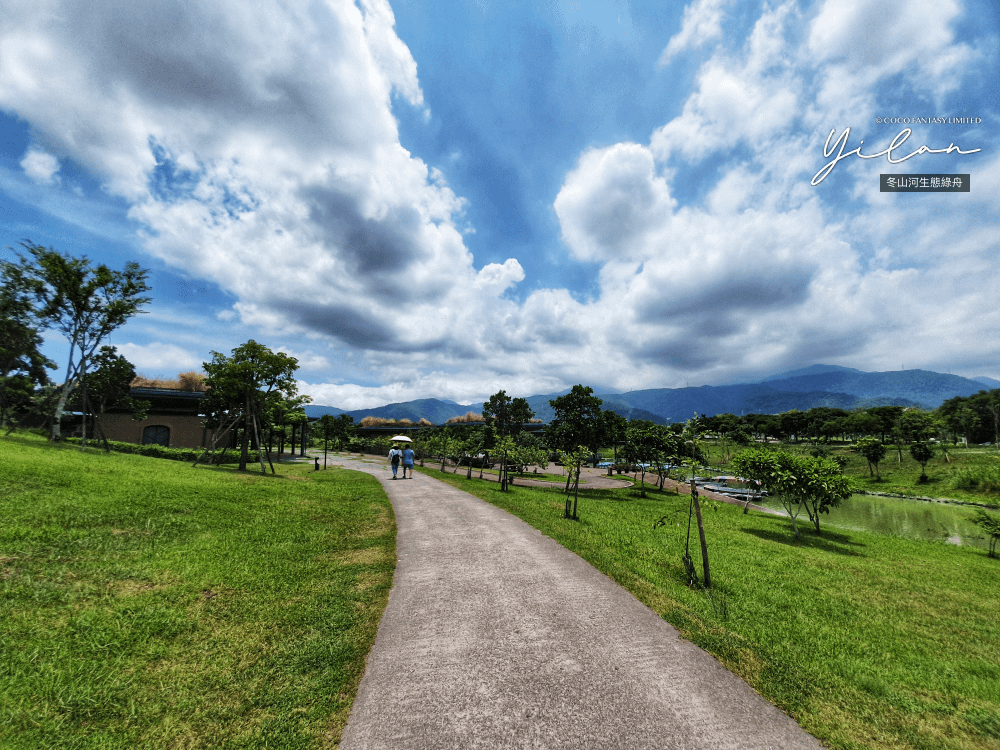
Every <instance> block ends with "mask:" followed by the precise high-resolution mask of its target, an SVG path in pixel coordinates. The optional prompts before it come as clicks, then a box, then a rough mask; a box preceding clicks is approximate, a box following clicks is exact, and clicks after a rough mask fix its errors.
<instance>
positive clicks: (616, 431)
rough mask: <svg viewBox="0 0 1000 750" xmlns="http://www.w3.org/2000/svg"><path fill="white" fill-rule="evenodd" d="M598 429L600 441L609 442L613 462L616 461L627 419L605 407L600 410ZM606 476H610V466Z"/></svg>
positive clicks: (623, 438)
mask: <svg viewBox="0 0 1000 750" xmlns="http://www.w3.org/2000/svg"><path fill="white" fill-rule="evenodd" d="M600 430H601V442H603V443H605V444H608V443H610V444H611V448H612V450H614V452H615V463H618V448H619V446H621V445H623V444H624V443H625V435H626V432H627V431H628V420H627V419H625V417H623V416H622V415H621V414H618V413H617V412H614V411H611V409H605V410H604V411H602V412H601V427H600ZM608 476H611V467H608Z"/></svg>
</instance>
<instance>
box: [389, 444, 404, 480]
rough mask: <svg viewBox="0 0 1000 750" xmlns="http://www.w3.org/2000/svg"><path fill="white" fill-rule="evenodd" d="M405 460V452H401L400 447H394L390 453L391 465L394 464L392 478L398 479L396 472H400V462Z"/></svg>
mask: <svg viewBox="0 0 1000 750" xmlns="http://www.w3.org/2000/svg"><path fill="white" fill-rule="evenodd" d="M402 460H403V451H401V450H400V448H399V446H398V445H393V446H392V450H390V451H389V463H390V464H392V478H393V479H395V478H396V472H397V471H398V470H399V462H400V461H402Z"/></svg>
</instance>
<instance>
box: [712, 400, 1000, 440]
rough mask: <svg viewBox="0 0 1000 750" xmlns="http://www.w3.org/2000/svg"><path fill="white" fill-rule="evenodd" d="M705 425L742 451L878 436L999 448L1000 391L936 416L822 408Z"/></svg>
mask: <svg viewBox="0 0 1000 750" xmlns="http://www.w3.org/2000/svg"><path fill="white" fill-rule="evenodd" d="M702 426H703V427H704V429H705V430H706V431H707V432H714V433H717V434H718V435H719V437H720V438H721V439H722V440H723V441H727V442H731V443H733V444H735V445H738V446H740V445H743V446H745V445H748V444H749V443H750V442H752V441H754V440H764V439H767V438H773V439H776V440H786V441H787V440H790V441H801V440H808V441H810V442H813V443H820V442H829V441H831V440H837V439H839V440H844V441H855V440H858V439H860V438H865V437H875V438H877V439H878V440H879V442H881V443H883V444H888V443H896V444H897V445H900V446H902V445H907V444H910V443H914V442H921V441H927V440H929V439H931V438H935V439H938V440H940V441H942V442H944V441H950V442H952V443H957V442H959V440H961V439H963V438H964V439H965V440H967V441H968V442H970V443H982V442H987V441H990V442H994V443H1000V389H998V390H993V391H980V392H979V393H978V394H976V395H974V396H956V397H955V398H951V399H948V400H947V401H945V402H944V403H943V404H942V405H941V406H940V407H939V408H937V409H935V410H933V411H922V410H920V409H914V408H905V407H903V406H891V405H890V406H873V407H870V408H868V409H858V410H855V411H846V410H844V409H836V408H831V407H826V406H818V407H815V408H813V409H809V410H807V411H799V410H797V409H793V410H791V411H786V412H782V413H781V414H745V415H742V416H737V415H735V414H717V415H716V416H714V417H703V418H702ZM900 450H902V449H901V448H900Z"/></svg>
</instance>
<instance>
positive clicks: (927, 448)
mask: <svg viewBox="0 0 1000 750" xmlns="http://www.w3.org/2000/svg"><path fill="white" fill-rule="evenodd" d="M910 455H911V456H913V460H914V461H916V462H917V463H918V464H920V480H919V481H920V482H926V481H927V462H928V461H930V460H931V459H932V458H934V446H932V445H928V444H927V443H924V442H917V443H913V444H912V445H911V446H910Z"/></svg>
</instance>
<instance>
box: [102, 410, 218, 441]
mask: <svg viewBox="0 0 1000 750" xmlns="http://www.w3.org/2000/svg"><path fill="white" fill-rule="evenodd" d="M95 419H96V420H97V422H98V424H99V425H100V426H101V429H102V430H103V431H104V436H105V437H106V438H107V439H108V440H120V441H122V442H123V443H142V431H143V430H144V429H145V428H146V427H148V426H150V425H163V426H164V427H167V428H169V429H170V446H169V447H171V448H205V447H208V444H209V442H210V441H211V439H212V431H211V430H208V429H205V428H204V427H203V426H202V424H201V421H202V419H204V417H198V416H192V415H186V414H184V415H182V414H172V415H164V416H155V415H154V416H150V417H147V418H146V419H142V420H140V421H138V422H137V421H135V420H134V419H132V417H131V416H130V415H128V414H98V415H96V417H95Z"/></svg>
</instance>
